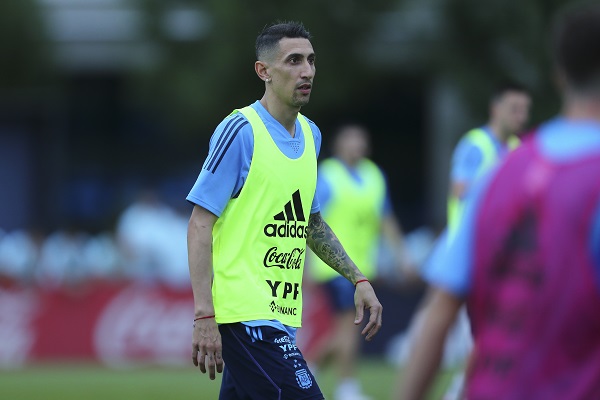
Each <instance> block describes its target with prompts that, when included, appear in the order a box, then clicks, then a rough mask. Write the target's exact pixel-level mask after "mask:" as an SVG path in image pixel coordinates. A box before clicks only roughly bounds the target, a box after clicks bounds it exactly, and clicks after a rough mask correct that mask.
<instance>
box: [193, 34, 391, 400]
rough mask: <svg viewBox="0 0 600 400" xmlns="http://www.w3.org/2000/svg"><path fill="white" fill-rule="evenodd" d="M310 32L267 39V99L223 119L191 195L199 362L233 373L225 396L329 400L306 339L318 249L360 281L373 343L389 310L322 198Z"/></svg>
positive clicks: (358, 296)
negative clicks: (305, 293) (309, 286)
mask: <svg viewBox="0 0 600 400" xmlns="http://www.w3.org/2000/svg"><path fill="white" fill-rule="evenodd" d="M310 39H311V36H310V34H309V32H308V31H307V30H306V29H305V28H304V26H303V25H302V24H301V23H295V22H289V23H287V22H284V23H276V24H273V25H270V26H267V27H266V28H265V29H264V30H263V31H262V32H261V33H260V34H259V36H258V37H257V39H256V57H257V61H256V62H255V71H256V74H257V75H258V77H259V78H260V79H261V80H262V81H263V82H264V85H265V92H264V95H263V97H262V98H261V99H260V100H259V101H256V102H254V103H253V104H251V105H249V106H247V107H244V108H241V109H237V110H234V111H233V112H232V113H231V114H230V115H229V116H228V117H226V118H225V119H224V120H223V121H222V122H221V123H220V124H219V126H218V127H217V129H216V130H215V133H214V134H213V136H212V138H211V141H210V148H209V154H208V157H207V158H206V160H205V162H204V164H203V167H202V170H201V172H200V174H199V176H198V179H197V181H196V183H195V184H194V186H193V188H192V189H191V191H190V193H189V195H188V196H187V200H188V201H190V202H191V203H193V204H194V209H193V211H192V215H191V217H190V222H189V228H188V259H189V269H190V279H191V284H192V290H193V294H194V312H195V317H194V329H193V338H192V360H193V363H194V365H196V366H198V367H199V368H200V370H201V372H203V373H206V371H208V373H209V377H210V378H211V379H214V378H215V372H222V373H223V379H222V383H221V391H220V395H219V399H221V400H230V399H240V400H242V399H244V400H246V399H252V400H258V399H323V394H322V393H321V390H320V388H319V386H318V384H317V383H316V382H315V380H314V376H313V374H312V373H311V371H310V369H309V368H308V367H307V365H306V361H305V360H304V357H303V356H302V353H301V351H300V349H298V347H297V345H296V329H297V328H298V327H300V326H301V317H302V275H303V269H304V259H305V256H306V246H307V245H308V246H309V247H310V249H311V250H312V251H313V252H315V254H317V255H319V257H320V258H321V259H323V260H324V261H325V262H326V263H327V264H328V265H329V266H330V267H331V268H333V269H334V270H335V271H337V273H339V274H340V275H342V276H344V277H345V278H346V279H347V280H348V281H350V282H351V283H352V284H353V285H354V286H355V288H356V290H355V295H354V298H355V307H356V321H355V322H356V324H360V323H361V322H362V320H363V315H364V311H365V309H368V310H369V313H370V314H369V321H368V322H367V324H366V326H365V328H364V329H363V331H362V333H363V334H364V335H366V339H367V340H371V338H372V337H373V335H375V334H376V333H377V331H378V330H379V329H380V327H381V313H382V306H381V304H380V302H379V300H378V299H377V297H376V295H375V292H374V291H373V288H372V286H371V285H370V283H369V281H368V280H367V279H366V278H365V276H364V275H363V274H362V273H361V272H360V270H359V269H358V268H357V266H356V264H355V263H354V262H353V261H352V260H351V259H350V257H349V256H348V254H347V253H346V251H345V250H344V248H343V247H342V245H341V244H340V241H339V240H338V239H337V237H336V236H335V234H334V233H333V231H332V230H331V228H330V227H329V226H328V225H327V223H325V221H324V220H323V219H322V217H321V214H320V207H319V201H318V198H317V196H316V194H315V191H316V181H317V157H318V154H319V149H320V145H321V132H320V131H319V129H318V127H317V126H316V125H315V124H314V123H313V122H312V121H310V120H309V119H307V118H306V117H304V116H303V115H302V114H300V109H301V108H302V106H304V105H306V104H307V103H308V101H309V98H310V94H311V92H312V88H313V80H314V77H315V52H314V50H313V47H312V44H311V42H310Z"/></svg>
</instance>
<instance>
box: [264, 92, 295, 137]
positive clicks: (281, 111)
mask: <svg viewBox="0 0 600 400" xmlns="http://www.w3.org/2000/svg"><path fill="white" fill-rule="evenodd" d="M260 104H262V106H263V107H264V108H265V109H266V110H267V111H268V112H269V114H271V116H272V117H273V118H275V119H276V120H277V121H278V122H279V123H280V124H281V125H283V127H284V128H285V129H286V130H287V131H288V132H289V134H290V136H291V137H294V136H295V135H296V119H297V118H298V113H299V112H300V107H295V108H290V107H288V106H286V105H284V104H281V102H278V101H275V100H273V99H272V98H270V96H269V95H268V94H267V92H265V94H264V96H263V97H262V99H260Z"/></svg>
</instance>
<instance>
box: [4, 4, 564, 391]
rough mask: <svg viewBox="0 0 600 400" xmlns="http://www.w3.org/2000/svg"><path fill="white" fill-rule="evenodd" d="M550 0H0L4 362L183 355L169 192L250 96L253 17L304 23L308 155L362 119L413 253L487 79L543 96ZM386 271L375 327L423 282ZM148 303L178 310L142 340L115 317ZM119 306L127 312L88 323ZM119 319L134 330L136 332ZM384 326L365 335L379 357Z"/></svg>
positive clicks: (174, 211)
mask: <svg viewBox="0 0 600 400" xmlns="http://www.w3.org/2000/svg"><path fill="white" fill-rule="evenodd" d="M566 3H567V1H559V0H527V1H523V0H486V1H485V2H484V1H478V0H371V1H368V2H365V1H357V0H336V1H332V0H304V1H302V2H281V1H277V0H263V1H260V2H258V1H234V0H206V1H202V0H169V1H163V0H2V2H0V57H1V61H0V188H1V189H0V276H1V277H2V288H3V289H2V291H0V366H6V367H9V368H10V367H15V366H21V365H26V364H27V363H28V362H29V361H35V360H55V359H59V360H63V359H76V360H79V359H80V358H82V355H88V356H90V357H91V358H92V359H95V358H97V359H100V360H103V361H105V362H107V363H111V362H113V361H115V360H116V362H123V361H126V360H129V359H130V358H132V359H135V358H136V357H138V356H139V357H142V356H143V355H148V354H149V353H152V354H153V357H154V356H155V357H159V356H160V357H159V358H160V360H163V361H164V360H167V362H171V363H172V364H179V363H180V360H182V359H183V360H185V363H187V360H188V354H187V353H188V352H187V346H188V344H187V343H188V336H189V335H190V334H191V329H189V315H191V314H192V313H191V303H190V300H189V299H190V297H189V283H188V278H187V261H186V260H187V254H186V252H185V235H186V226H187V219H188V217H189V214H190V212H191V206H190V205H189V204H188V203H187V202H186V201H185V196H186V195H187V193H188V191H189V189H190V188H191V186H192V185H193V183H194V181H195V179H196V177H197V175H198V173H199V172H200V168H201V166H202V163H203V161H204V158H205V157H206V155H207V152H208V140H209V138H210V136H211V135H212V133H213V130H214V128H215V127H216V125H217V124H218V123H219V122H220V121H221V120H222V118H223V117H225V116H226V115H227V114H228V113H229V112H231V110H232V109H234V108H237V107H242V106H245V105H247V104H250V103H251V102H253V101H255V100H257V99H259V98H260V97H261V96H262V93H263V83H262V82H261V81H260V80H259V79H257V77H256V75H255V72H254V69H253V63H254V60H255V58H254V41H255V38H256V36H257V34H258V33H259V31H260V30H261V29H262V28H263V26H264V25H266V24H268V23H270V22H273V21H275V20H277V19H281V20H300V21H303V22H304V24H305V25H306V27H307V28H308V29H309V30H310V31H311V33H312V34H313V41H312V42H313V45H314V48H315V51H316V53H317V56H318V57H317V72H318V73H317V75H316V79H315V87H314V91H313V96H312V98H311V102H310V104H309V105H308V106H306V107H305V108H304V109H303V110H302V112H303V113H304V114H305V115H307V116H308V117H309V118H310V119H312V120H313V121H315V122H316V123H317V124H318V125H319V127H320V128H321V130H322V132H323V148H322V152H321V156H322V157H325V156H327V155H329V154H330V151H329V148H328V146H329V139H328V132H330V131H332V130H333V129H334V128H335V127H336V126H338V125H339V124H341V123H343V122H347V121H355V122H359V123H362V124H364V125H365V126H367V127H368V128H369V129H370V131H371V135H372V141H373V143H372V144H373V154H372V158H373V159H374V160H375V161H376V162H377V163H378V164H379V165H380V166H381V167H382V168H383V169H384V170H385V172H386V174H387V177H388V180H389V185H390V189H391V197H392V200H393V206H394V210H395V212H396V214H397V215H398V217H399V218H400V220H401V221H402V224H403V227H404V229H405V231H406V232H407V233H408V234H409V237H411V238H412V239H411V240H412V241H411V242H410V244H411V246H413V247H414V248H415V249H416V250H415V251H416V252H418V253H419V254H421V255H423V257H421V259H422V258H424V257H425V255H426V252H427V249H428V246H429V245H430V243H431V240H433V237H434V236H435V233H436V232H438V231H439V229H440V228H442V227H443V226H444V224H445V205H446V193H447V190H448V171H449V163H450V156H451V153H452V150H453V147H454V145H455V144H456V141H457V140H458V138H459V137H460V136H461V135H462V134H463V133H464V132H465V131H466V130H468V129H470V128H472V127H473V126H476V125H481V124H483V123H485V121H486V119H487V111H488V98H489V95H490V92H491V90H492V89H493V88H494V86H495V84H496V83H497V82H498V81H503V80H507V79H510V80H514V81H517V82H519V83H521V84H523V85H525V86H527V87H528V88H529V89H530V90H531V93H532V98H533V107H532V114H531V115H532V117H531V120H530V122H529V128H530V129H532V128H534V127H535V125H536V124H538V123H539V122H541V121H542V120H544V119H546V118H549V117H551V116H552V115H554V114H556V113H557V112H558V111H559V110H558V97H557V92H556V90H555V89H554V85H553V76H552V70H551V68H550V66H551V60H550V58H549V51H548V50H549V49H548V44H549V35H548V34H549V27H550V24H551V22H552V15H553V14H554V12H555V11H556V9H557V8H559V7H561V6H563V5H564V4H566ZM411 233H414V234H415V235H414V236H411V235H410V234H411ZM396 281H397V283H399V285H397V286H393V287H388V286H389V285H388V286H386V287H382V289H381V292H382V296H383V297H384V300H385V301H386V302H388V303H390V304H391V306H388V307H386V310H388V315H393V313H394V312H395V313H396V318H389V317H388V319H387V321H390V323H389V324H388V326H389V328H388V329H389V331H388V332H389V334H388V335H387V336H384V337H387V338H391V337H392V336H393V334H395V333H399V331H401V330H402V329H403V328H405V327H406V324H407V323H408V320H409V318H410V315H411V313H412V310H413V308H414V306H415V304H417V302H418V299H419V297H420V295H421V293H422V291H421V290H420V289H414V288H410V289H406V288H403V286H402V282H401V278H398V279H397V280H396ZM132 282H135V283H136V285H131V283H132ZM140 284H141V287H142V289H139V288H140ZM74 299H75V300H74ZM153 302H154V303H153ZM151 305H154V306H151ZM134 306H135V307H134ZM384 306H385V303H384ZM90 307H91V308H90ZM127 307H129V308H128V311H127V312H124V311H123V312H121V311H122V310H124V309H126V308H127ZM157 309H158V311H157ZM49 310H59V311H49ZM90 310H92V311H93V312H92V311H90ZM173 310H176V311H175V312H174V311H173ZM181 310H183V311H181ZM392 310H394V311H392ZM94 312H95V313H96V314H94V315H95V316H96V317H97V318H96V319H92V320H90V321H91V322H90V321H88V320H87V319H86V316H88V317H87V318H88V319H89V318H90V317H89V315H90V313H92V314H93V313H94ZM48 313H50V315H51V317H48ZM56 313H59V314H56ZM111 313H112V314H111ZM146 313H149V314H146ZM157 313H158V314H157ZM147 315H153V316H157V317H158V318H160V317H161V316H162V317H164V318H172V319H174V320H173V321H174V325H181V326H182V327H183V328H174V329H173V330H171V331H169V330H167V331H165V332H162V333H160V335H162V336H164V338H163V339H164V345H163V346H162V347H160V348H159V349H158V350H157V349H156V348H154V345H153V343H155V341H156V340H157V339H156V337H154V338H153V339H152V340H150V339H144V338H147V337H146V336H144V334H145V333H147V331H148V330H150V331H151V330H152V329H150V328H149V327H146V328H145V329H147V330H146V331H144V330H140V329H141V328H139V324H137V323H136V324H133V325H135V327H136V328H135V329H137V330H138V331H139V332H138V331H136V332H135V333H131V332H130V331H131V330H132V329H133V328H131V327H130V328H126V327H127V326H128V325H127V321H131V320H132V319H134V320H136V319H135V318H137V320H136V321H137V322H140V321H143V320H145V319H146V318H148V317H147ZM28 316H29V317H28ZM142 316H143V317H142ZM44 318H48V319H49V321H47V320H44ZM177 318H180V319H177ZM86 321H88V322H86ZM103 321H110V322H111V323H108V322H103ZM115 321H117V322H118V321H123V322H122V324H123V325H122V326H123V327H125V328H123V330H122V331H119V332H116V333H115V332H112V333H110V334H105V335H104V336H103V335H102V334H99V333H98V332H104V333H106V331H109V330H110V329H112V328H110V326H113V325H116V322H115ZM59 322H62V323H59ZM179 322H181V323H179ZM48 323H50V324H55V325H56V324H58V325H59V326H57V327H56V328H52V329H54V331H52V332H54V333H55V334H56V337H62V338H63V340H66V341H67V343H65V344H64V345H62V347H61V346H59V345H57V344H56V342H55V341H54V339H52V340H50V339H47V340H48V341H49V343H47V344H46V345H47V347H44V346H46V345H44V343H43V342H44V338H43V337H44V336H45V335H47V334H45V335H40V334H38V333H36V330H35V326H38V325H40V326H47V324H48ZM86 323H87V324H88V325H90V326H91V327H87V325H86ZM140 323H141V322H140ZM32 326H33V327H34V328H31V327H32ZM52 326H54V325H52ZM76 326H79V327H80V328H81V329H84V330H85V329H87V331H85V332H80V333H79V335H80V336H82V335H87V336H90V339H89V340H88V341H87V342H86V343H82V344H81V345H80V348H78V349H73V346H74V345H73V343H72V342H69V341H70V339H69V337H70V336H68V335H65V334H64V332H63V331H64V330H65V329H66V327H68V329H76V328H74V327H76ZM83 326H86V327H85V328H83ZM107 326H108V327H107ZM61 329H63V330H62V331H61ZM115 329H116V328H115ZM127 329H130V331H127ZM113 330H114V329H113ZM125 331H127V332H129V333H127V334H125V333H123V332H125ZM90 332H91V333H90ZM36 335H37V336H36ZM106 335H108V336H106ZM110 335H116V336H119V335H121V336H119V337H120V339H119V340H117V339H114V337H113V336H110ZM128 335H130V336H135V337H137V339H136V340H138V342H139V343H141V342H143V341H144V340H147V341H148V343H146V344H144V345H141V344H139V343H138V342H136V343H138V345H139V346H140V348H137V349H133V350H132V349H131V347H130V345H129V344H130V343H131V341H132V340H133V339H132V338H131V337H130V336H128ZM136 335H137V336H136ZM103 337H104V339H103ZM106 337H110V339H105V338H106ZM65 338H66V339H65ZM174 338H175V339H176V338H181V341H182V342H183V343H185V348H181V349H180V346H179V345H172V344H171V345H170V343H175V342H177V340H175V339H174ZM133 341H134V342H135V340H133ZM117 342H119V343H117ZM387 342H388V341H387V340H384V339H382V340H381V341H380V342H379V344H377V345H374V346H375V347H373V348H370V349H369V348H367V349H365V352H366V353H371V354H375V355H383V354H384V352H385V351H386V350H385V349H386V346H387ZM128 343H129V344H128ZM177 343H179V342H177ZM119 346H121V347H123V348H125V347H127V348H128V350H127V351H125V350H123V349H121V350H119V348H118V347H119ZM128 346H129V347H128ZM144 346H145V347H144ZM57 347H58V348H57ZM75 347H77V346H75ZM98 349H104V350H98ZM119 351H121V353H119ZM156 351H160V354H159V355H156V354H155V353H156ZM124 352H125V353H127V352H128V353H127V357H125V356H124V355H123V354H124ZM99 354H100V355H99ZM83 358H85V357H83ZM142 358H143V357H142ZM206 398H211V397H206Z"/></svg>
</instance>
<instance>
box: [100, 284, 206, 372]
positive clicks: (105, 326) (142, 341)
mask: <svg viewBox="0 0 600 400" xmlns="http://www.w3.org/2000/svg"><path fill="white" fill-rule="evenodd" d="M193 312H194V310H193V302H192V301H191V299H189V298H186V299H185V300H181V299H172V298H169V297H168V296H166V295H165V294H164V293H162V292H161V291H160V290H158V289H149V288H147V287H144V288H137V287H130V288H128V289H125V290H123V291H122V292H120V293H119V294H118V295H117V296H116V297H115V298H114V299H113V300H111V301H110V302H109V303H108V305H107V306H106V308H105V309H104V310H103V311H102V313H101V314H100V317H99V318H98V322H97V324H96V327H95V330H94V346H95V349H96V352H97V354H98V357H99V358H100V359H101V360H102V361H103V362H105V363H107V364H109V365H123V364H127V363H130V362H132V361H141V360H143V361H153V362H156V363H160V364H185V363H186V362H187V361H188V359H189V349H190V345H191V334H192V328H191V323H190V315H193Z"/></svg>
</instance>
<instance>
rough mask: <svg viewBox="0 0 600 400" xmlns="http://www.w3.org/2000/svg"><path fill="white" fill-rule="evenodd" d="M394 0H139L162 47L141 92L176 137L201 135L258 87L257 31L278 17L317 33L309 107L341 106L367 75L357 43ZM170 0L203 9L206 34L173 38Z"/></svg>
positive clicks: (139, 82)
mask: <svg viewBox="0 0 600 400" xmlns="http://www.w3.org/2000/svg"><path fill="white" fill-rule="evenodd" d="M393 2H394V0H374V1H371V2H368V3H365V2H361V1H356V0H342V1H333V0H326V1H323V0H306V1H304V2H302V4H301V6H300V5H299V4H298V3H293V2H281V1H278V0H265V1H261V2H251V1H235V0H228V1H226V0H207V1H178V2H163V1H160V0H143V4H144V6H145V9H146V12H147V13H148V15H149V16H150V20H151V23H150V25H149V31H150V32H151V36H152V38H153V40H156V41H157V42H158V43H160V44H161V48H162V51H163V54H162V57H161V60H162V61H161V62H159V63H158V65H157V66H156V67H155V68H152V69H149V70H146V71H143V72H142V73H139V72H138V73H137V75H136V76H135V82H136V83H135V90H136V93H137V94H138V99H151V100H150V101H155V102H157V103H159V104H160V106H161V107H162V108H163V110H164V111H165V112H166V113H167V115H169V116H171V117H172V119H173V120H174V121H175V122H176V124H177V129H178V133H179V135H180V139H179V140H183V141H185V140H194V139H195V140H198V139H201V140H202V141H205V140H206V137H207V136H209V135H210V134H212V129H214V127H215V126H216V124H217V123H218V122H219V121H220V120H221V119H222V118H223V117H224V116H225V115H226V114H227V113H229V112H230V111H231V110H232V109H233V108H234V107H238V106H244V105H246V104H248V103H250V102H252V101H254V100H256V99H258V98H259V97H260V96H261V95H262V90H263V89H262V86H261V82H260V80H259V79H258V78H257V77H256V75H255V73H254V68H253V63H254V60H255V56H254V41H255V39H256V36H257V34H258V33H259V32H260V30H261V29H262V28H263V27H264V26H265V25H267V24H269V23H271V22H274V21H276V20H294V21H302V22H304V24H305V26H306V27H307V29H309V31H311V33H312V34H313V36H314V41H313V42H314V46H315V51H316V53H317V70H318V71H319V74H318V75H317V79H316V81H315V84H316V85H317V86H316V88H317V92H316V94H315V96H314V97H313V99H312V100H311V105H310V107H311V115H314V114H319V113H322V112H325V111H326V110H324V108H328V111H331V109H332V108H341V107H343V106H344V105H345V103H346V104H347V103H348V102H351V101H353V97H354V96H353V94H354V93H358V92H360V91H362V90H363V89H365V88H367V87H368V86H369V84H370V82H371V80H372V79H371V78H369V77H368V74H366V73H365V72H364V68H365V62H364V60H363V59H362V57H361V56H360V55H359V54H357V52H356V46H355V45H356V43H357V42H359V41H360V40H361V39H362V37H363V36H365V35H367V34H368V32H369V31H370V28H371V25H372V24H373V23H374V21H375V16H377V15H378V13H381V12H383V11H384V10H386V9H387V8H389V7H390V6H391V4H392V3H393ZM174 4H176V5H177V6H179V7H186V8H187V9H197V10H200V11H202V12H204V13H206V14H207V15H208V16H209V18H208V19H207V20H206V21H204V22H205V23H206V24H208V25H209V27H208V33H207V35H206V36H203V37H200V38H197V39H195V40H187V41H177V40H173V39H170V38H169V37H168V36H167V35H166V32H165V31H164V29H163V26H162V23H161V19H162V18H163V16H164V14H165V12H167V10H168V9H169V7H173V5H174ZM357 16H360V18H357ZM325 106H327V107H325Z"/></svg>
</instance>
